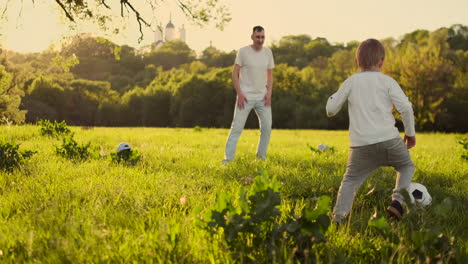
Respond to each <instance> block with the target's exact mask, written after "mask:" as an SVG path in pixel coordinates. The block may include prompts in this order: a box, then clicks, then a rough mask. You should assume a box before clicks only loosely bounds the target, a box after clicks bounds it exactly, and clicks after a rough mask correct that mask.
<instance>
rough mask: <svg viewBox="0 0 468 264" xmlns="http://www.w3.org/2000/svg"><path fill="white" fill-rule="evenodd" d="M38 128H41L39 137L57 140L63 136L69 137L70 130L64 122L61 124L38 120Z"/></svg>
mask: <svg viewBox="0 0 468 264" xmlns="http://www.w3.org/2000/svg"><path fill="white" fill-rule="evenodd" d="M37 124H38V125H39V126H41V135H43V136H49V137H56V138H59V137H61V136H64V135H69V134H70V133H71V130H70V128H68V126H67V123H66V122H65V121H62V122H57V121H54V122H51V121H49V120H44V119H42V120H39V121H38V122H37Z"/></svg>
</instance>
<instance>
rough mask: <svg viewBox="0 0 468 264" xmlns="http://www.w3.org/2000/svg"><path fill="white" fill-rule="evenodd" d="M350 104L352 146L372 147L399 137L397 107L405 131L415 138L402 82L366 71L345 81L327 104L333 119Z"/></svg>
mask: <svg viewBox="0 0 468 264" xmlns="http://www.w3.org/2000/svg"><path fill="white" fill-rule="evenodd" d="M345 102H348V112H349V119H350V120H349V123H350V124H349V134H350V139H351V147H357V146H364V145H370V144H374V143H378V142H383V141H386V140H389V139H392V138H395V137H398V135H399V133H398V129H397V128H396V127H395V118H394V117H393V113H392V110H393V106H395V107H396V109H397V110H398V112H399V113H400V114H401V115H402V117H403V123H404V124H405V132H406V134H407V135H414V118H413V110H412V107H411V103H410V102H409V101H408V98H407V97H406V95H405V94H404V93H403V91H402V90H401V88H400V86H399V85H398V83H397V82H396V81H395V80H394V79H392V78H391V77H389V76H387V75H385V74H383V73H381V72H378V71H363V72H360V73H357V74H354V75H352V76H351V77H349V78H348V79H347V80H346V81H344V82H343V84H342V85H341V87H340V89H339V90H338V92H336V93H335V94H334V95H332V96H330V98H329V99H328V102H327V107H326V110H327V115H328V116H333V115H335V114H336V113H338V111H339V110H340V109H341V107H342V106H343V104H344V103H345Z"/></svg>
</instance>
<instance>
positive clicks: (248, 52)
mask: <svg viewBox="0 0 468 264" xmlns="http://www.w3.org/2000/svg"><path fill="white" fill-rule="evenodd" d="M235 64H237V65H239V66H241V71H240V80H239V81H240V89H241V91H242V93H243V94H244V96H245V97H246V98H247V100H263V99H264V97H265V95H266V93H267V89H266V85H267V70H270V69H273V68H274V67H275V63H274V61H273V53H272V52H271V50H270V49H269V48H267V47H262V49H261V50H259V51H257V50H255V49H254V48H253V47H252V46H251V45H249V46H245V47H242V48H241V49H240V50H239V52H238V53H237V56H236V61H235Z"/></svg>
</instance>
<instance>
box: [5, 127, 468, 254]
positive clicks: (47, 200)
mask: <svg viewBox="0 0 468 264" xmlns="http://www.w3.org/2000/svg"><path fill="white" fill-rule="evenodd" d="M71 129H72V131H73V132H74V133H75V134H74V135H75V136H74V138H75V139H76V141H78V142H91V146H90V147H91V148H93V149H94V150H95V151H96V152H98V153H99V154H100V157H99V158H92V159H89V160H87V161H74V160H69V159H65V158H62V157H60V156H57V154H56V147H58V146H60V144H61V141H60V139H56V138H51V137H44V136H41V135H40V129H39V127H36V126H10V127H8V126H0V140H4V141H6V142H11V143H20V144H21V148H22V149H26V150H32V151H37V153H36V154H35V155H33V156H32V157H31V158H30V159H29V160H28V161H27V162H26V163H25V165H23V167H22V168H21V169H17V170H14V172H12V173H9V172H0V262H5V263H9V262H15V263H18V262H45V263H50V262H54V263H56V262H73V263H94V262H125V263H128V262H156V263H194V262H195V263H231V262H263V261H264V259H262V258H258V259H251V258H249V257H248V256H246V257H245V258H236V256H235V254H232V251H229V252H231V253H226V252H227V243H226V241H224V238H223V235H222V234H219V235H215V236H213V235H210V234H208V233H207V232H206V231H205V230H203V229H202V228H199V227H198V224H197V222H198V220H199V216H200V215H203V214H204V213H206V212H208V211H209V210H210V208H212V207H213V206H214V204H215V202H216V194H217V193H229V194H232V195H234V196H235V195H237V193H238V190H239V189H240V188H241V187H244V188H247V189H248V188H249V187H250V186H251V185H252V184H253V182H254V180H255V177H256V176H257V175H258V173H257V171H258V167H263V168H265V169H266V171H268V174H270V175H272V176H276V178H277V179H278V181H279V182H280V184H281V187H280V190H279V192H280V194H281V208H280V209H281V211H282V212H287V211H288V210H289V209H291V208H297V210H300V209H301V208H303V207H307V206H311V207H312V206H314V204H315V202H316V201H317V199H318V198H319V197H320V196H322V195H328V196H330V197H332V203H333V202H334V199H335V198H336V194H337V190H338V187H339V184H340V181H341V178H342V175H343V173H344V170H345V165H346V159H347V154H348V147H349V143H348V134H347V132H346V131H316V130H273V133H272V137H271V143H270V146H269V150H268V154H269V156H268V160H267V161H259V160H256V159H255V148H256V145H257V142H258V137H259V132H258V131H257V130H245V131H244V132H243V134H242V136H241V138H240V141H239V144H238V148H237V156H236V160H235V162H233V163H230V164H228V165H222V163H221V160H222V158H223V152H224V144H225V141H226V137H227V134H228V131H227V130H226V129H206V128H197V129H178V128H92V129H89V128H88V129H82V128H80V127H72V128H71ZM459 137H460V135H456V134H418V135H417V146H416V147H415V148H414V149H412V150H411V151H410V152H411V156H412V158H413V161H414V163H415V166H416V173H415V178H414V181H416V182H420V183H422V184H424V185H426V187H427V188H428V190H429V192H430V193H431V195H432V197H433V203H432V205H431V206H429V207H428V208H426V209H424V210H418V209H416V208H410V209H411V210H410V212H409V213H408V214H407V215H406V217H405V218H404V219H403V220H402V221H401V222H399V223H394V222H392V221H391V220H390V219H387V215H386V214H385V208H386V206H387V205H388V204H389V202H390V195H391V190H392V188H393V186H394V183H395V172H394V170H393V169H391V168H382V169H378V170H376V171H375V172H374V173H373V174H372V175H371V176H370V177H369V178H368V179H367V181H366V182H365V183H364V184H363V186H362V187H361V190H360V191H359V193H358V194H357V196H356V200H355V203H354V207H353V211H352V215H351V217H350V218H349V219H348V222H347V223H345V224H343V225H339V226H336V225H331V226H330V228H329V229H328V231H327V232H326V234H325V237H326V242H324V243H316V244H314V245H313V246H312V247H311V248H310V251H309V252H310V253H309V254H310V257H309V258H307V259H306V260H305V261H306V262H335V263H359V262H360V263H375V262H384V263H386V262H396V263H407V262H420V263H423V262H426V261H428V262H436V261H438V260H439V261H441V262H458V263H467V262H465V261H466V260H467V255H468V253H467V249H468V243H467V240H466V239H467V237H468V228H467V227H468V214H467V213H466V212H467V211H468V161H466V160H464V159H462V158H461V155H462V153H463V148H462V147H461V146H460V144H459V143H458V142H457V139H458V138H459ZM120 142H128V143H130V145H131V146H132V147H133V149H135V150H138V152H139V153H140V154H141V157H140V159H139V161H138V163H137V164H136V165H135V166H127V165H125V164H118V163H115V162H112V159H111V157H110V154H111V153H113V152H115V149H116V148H117V146H118V144H119V143H120ZM321 143H323V144H327V145H329V146H333V147H334V148H335V151H334V152H324V153H316V152H312V151H311V150H310V148H309V147H308V145H310V146H315V147H316V146H317V145H319V144H321ZM374 214H376V216H375V217H374V216H373V215H374ZM285 215H286V216H283V218H280V219H277V220H276V221H278V222H281V221H285V219H284V217H288V215H287V214H285ZM379 216H382V217H383V218H384V219H385V221H386V222H388V223H389V228H388V229H385V228H380V229H379V228H376V227H370V226H369V219H374V220H375V219H376V217H377V218H378V217H379ZM220 232H222V231H220ZM282 248H283V251H284V252H285V254H283V256H287V257H284V258H283V259H278V260H276V262H277V263H295V262H297V261H300V260H302V261H304V259H300V258H297V256H296V255H295V253H294V250H295V249H294V245H286V244H285V245H283V247H282ZM237 253H239V252H237ZM240 253H242V252H240Z"/></svg>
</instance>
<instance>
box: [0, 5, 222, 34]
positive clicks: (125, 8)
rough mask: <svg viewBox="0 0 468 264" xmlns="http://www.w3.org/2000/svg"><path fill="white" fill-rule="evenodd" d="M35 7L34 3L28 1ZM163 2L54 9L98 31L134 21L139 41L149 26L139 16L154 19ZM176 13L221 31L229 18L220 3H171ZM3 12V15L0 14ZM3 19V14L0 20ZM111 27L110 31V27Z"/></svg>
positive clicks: (59, 6) (2, 8) (115, 29)
mask: <svg viewBox="0 0 468 264" xmlns="http://www.w3.org/2000/svg"><path fill="white" fill-rule="evenodd" d="M31 1H32V3H33V4H36V2H38V1H35V0H31ZM15 2H16V3H13V1H6V3H5V4H3V5H0V8H1V10H7V9H8V7H9V6H10V5H14V4H19V5H21V6H22V5H23V4H24V3H23V1H15ZM162 2H164V0H146V1H141V0H55V3H56V4H57V7H58V10H59V11H60V12H62V13H63V14H64V15H65V17H66V18H67V19H68V21H70V23H71V24H74V23H80V22H83V21H91V22H93V23H95V24H96V25H98V26H99V27H100V28H101V29H102V30H105V31H110V30H112V31H114V32H115V33H118V32H119V28H120V27H118V26H115V25H113V23H114V22H116V21H121V20H122V18H123V20H127V19H128V18H130V17H132V16H133V17H134V18H135V19H136V21H137V22H138V26H139V31H140V34H141V35H140V38H139V41H140V40H142V39H143V31H142V27H143V26H148V27H150V26H151V25H150V24H149V23H148V22H147V18H146V17H144V16H143V15H142V11H147V10H151V14H148V16H149V17H157V11H158V10H157V7H158V6H159V5H160V4H161V3H162ZM174 2H175V3H176V4H177V5H178V7H179V8H180V10H181V11H182V12H183V13H184V14H185V15H186V17H187V18H188V19H189V20H191V21H192V22H194V23H196V24H198V25H200V26H201V25H206V24H208V23H214V24H215V25H216V27H218V28H220V29H222V28H223V27H224V26H225V24H226V23H228V22H229V21H230V20H231V18H230V13H229V10H228V9H227V7H226V6H225V5H223V4H221V3H220V2H221V1H220V0H207V1H199V0H174ZM3 13H5V12H3ZM0 18H3V15H2V16H1V17H0ZM111 26H114V27H113V29H111V28H110V27H111Z"/></svg>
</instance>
